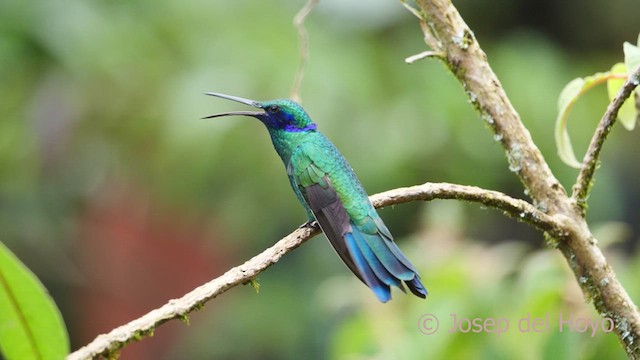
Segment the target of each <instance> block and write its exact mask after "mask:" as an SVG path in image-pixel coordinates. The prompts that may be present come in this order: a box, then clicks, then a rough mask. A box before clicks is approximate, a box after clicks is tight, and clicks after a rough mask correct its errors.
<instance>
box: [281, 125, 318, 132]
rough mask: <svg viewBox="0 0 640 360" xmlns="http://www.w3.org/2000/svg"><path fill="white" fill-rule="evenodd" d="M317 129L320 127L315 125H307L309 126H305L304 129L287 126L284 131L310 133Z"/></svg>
mask: <svg viewBox="0 0 640 360" xmlns="http://www.w3.org/2000/svg"><path fill="white" fill-rule="evenodd" d="M317 128H318V125H316V124H313V123H312V124H309V125H307V126H305V127H303V128H299V127H295V126H293V125H289V124H287V125H286V126H285V127H284V131H286V132H303V131H309V130H316V129H317Z"/></svg>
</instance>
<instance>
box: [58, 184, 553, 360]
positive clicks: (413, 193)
mask: <svg viewBox="0 0 640 360" xmlns="http://www.w3.org/2000/svg"><path fill="white" fill-rule="evenodd" d="M370 199H371V202H372V203H373V204H374V206H375V207H376V208H381V207H385V206H389V205H396V204H403V203H407V202H411V201H418V200H424V201H428V200H433V199H459V200H466V201H470V202H476V203H480V204H483V205H485V206H487V207H491V208H495V209H498V210H502V211H503V212H504V213H505V214H506V215H508V216H509V217H511V218H514V219H517V220H519V221H523V222H526V223H529V224H531V225H533V226H535V227H537V228H538V229H540V230H542V231H547V232H550V233H553V234H555V235H559V234H560V233H559V229H560V228H561V226H562V224H561V223H558V222H557V221H556V220H555V219H553V218H551V217H550V216H548V215H547V214H545V213H543V212H541V211H540V210H538V209H536V208H535V207H534V206H533V205H531V204H529V203H528V202H526V201H524V200H519V199H514V198H511V197H509V196H507V195H505V194H503V193H500V192H497V191H491V190H485V189H481V188H478V187H474V186H463V185H456V184H447V183H426V184H423V185H417V186H411V187H406V188H398V189H394V190H389V191H386V192H383V193H379V194H375V195H373V196H371V197H370ZM319 233H320V230H319V228H318V226H317V225H316V224H315V223H313V224H312V225H303V226H301V227H299V228H298V229H296V230H295V231H293V232H292V233H291V234H289V235H287V236H286V237H284V238H282V239H281V240H280V241H278V242H277V243H276V244H275V245H273V246H272V247H270V248H268V249H266V250H265V251H263V252H262V253H260V254H259V255H256V256H254V257H253V258H251V259H250V260H249V261H247V262H245V263H244V264H242V265H240V266H237V267H234V268H233V269H231V270H229V271H227V272H226V273H224V274H223V275H221V276H220V277H218V278H216V279H213V280H211V281H210V282H208V283H206V284H204V285H202V286H200V287H198V288H196V289H194V290H192V291H191V292H189V293H187V294H186V295H184V296H183V297H181V298H179V299H174V300H170V301H169V302H168V303H167V304H165V305H163V306H162V307H160V308H158V309H155V310H153V311H151V312H149V313H147V314H146V315H144V316H142V317H140V318H138V319H136V320H133V321H131V322H130V323H128V324H125V325H123V326H120V327H117V328H115V329H113V330H112V331H111V332H109V333H108V334H102V335H99V336H98V337H96V338H95V340H93V341H92V342H91V343H89V344H88V345H86V346H84V347H82V348H80V349H78V350H77V351H75V352H73V353H71V354H70V355H69V356H68V357H67V360H80V359H92V358H96V357H99V356H105V357H108V356H109V355H111V354H113V353H115V352H117V351H118V350H119V349H120V348H122V347H123V346H125V345H126V344H127V343H130V342H133V341H138V340H140V339H142V338H143V337H145V336H148V335H150V334H153V331H154V329H155V328H156V327H157V326H158V325H160V324H162V323H164V322H167V321H169V320H172V319H182V320H186V319H188V318H187V316H188V314H189V313H190V312H192V311H194V310H198V309H201V308H202V307H204V304H205V303H206V302H207V301H209V300H211V299H213V298H215V297H216V296H218V295H220V294H222V293H224V292H226V291H227V290H229V289H231V288H233V287H235V286H238V285H240V284H247V283H249V282H251V281H252V280H253V279H255V278H256V276H258V274H260V273H261V272H263V271H264V270H266V269H267V268H268V267H269V266H271V265H273V264H275V263H276V262H278V260H280V258H282V256H284V255H285V254H287V253H289V252H291V251H293V250H294V249H296V248H297V247H298V246H300V245H302V244H303V243H304V242H305V241H307V240H309V239H311V238H312V237H314V236H315V235H318V234H319Z"/></svg>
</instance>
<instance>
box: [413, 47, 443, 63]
mask: <svg viewBox="0 0 640 360" xmlns="http://www.w3.org/2000/svg"><path fill="white" fill-rule="evenodd" d="M443 56H444V54H442V53H440V52H437V51H431V50H427V51H423V52H421V53H420V54H416V55H411V56H409V57H408V58H406V59H404V62H406V63H407V64H413V63H414V62H416V61H418V60H422V59H426V58H430V57H435V58H441V57H443Z"/></svg>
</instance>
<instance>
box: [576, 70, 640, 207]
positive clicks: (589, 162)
mask: <svg viewBox="0 0 640 360" xmlns="http://www.w3.org/2000/svg"><path fill="white" fill-rule="evenodd" d="M639 82H640V67H638V69H636V71H635V72H633V74H631V76H629V77H628V78H627V80H626V81H625V82H624V84H623V85H622V87H621V88H620V90H619V91H618V93H617V94H616V96H615V97H614V98H613V100H612V101H611V103H609V106H608V107H607V111H606V112H605V113H604V115H603V116H602V119H601V120H600V123H599V124H598V127H597V128H596V131H595V133H594V134H593V137H592V138H591V143H590V144H589V148H588V149H587V153H586V154H585V155H584V160H583V161H582V168H581V169H580V174H579V175H578V180H577V181H576V184H575V185H574V186H573V195H572V197H573V198H574V199H575V201H576V202H577V203H578V205H579V206H580V207H581V208H582V209H583V214H584V210H585V209H586V204H587V198H588V197H589V190H590V189H591V185H592V181H593V175H594V173H595V171H596V168H597V167H598V162H599V158H600V151H601V150H602V145H604V142H605V140H607V136H608V135H609V133H610V132H611V129H612V128H613V125H614V124H615V122H616V119H617V118H618V111H619V110H620V108H621V107H622V104H623V103H624V102H625V100H627V99H628V98H629V96H631V92H632V91H633V89H635V88H636V87H637V86H638V83H639Z"/></svg>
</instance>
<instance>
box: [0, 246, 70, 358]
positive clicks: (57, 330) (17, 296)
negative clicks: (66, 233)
mask: <svg viewBox="0 0 640 360" xmlns="http://www.w3.org/2000/svg"><path fill="white" fill-rule="evenodd" d="M0 351H2V354H3V356H4V357H5V358H6V359H8V360H14V359H16V360H17V359H19V360H29V359H41V360H48V359H56V360H58V359H63V358H64V357H65V356H66V355H67V354H68V353H69V338H68V335H67V330H66V328H65V326H64V322H63V320H62V316H61V315H60V312H59V311H58V308H57V307H56V305H55V303H54V302H53V300H52V299H51V297H50V296H49V294H48V293H47V290H46V289H45V288H44V286H43V285H42V283H40V281H39V280H38V278H36V276H35V275H33V273H32V272H31V271H29V269H28V268H27V267H26V266H24V264H22V263H21V262H20V260H18V258H17V257H16V256H15V255H14V254H13V253H11V252H10V251H9V249H7V248H6V247H5V246H4V244H2V243H1V242H0Z"/></svg>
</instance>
